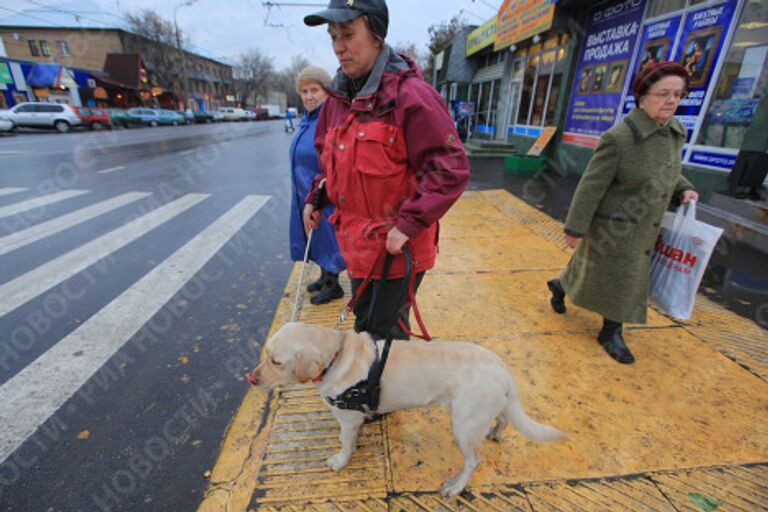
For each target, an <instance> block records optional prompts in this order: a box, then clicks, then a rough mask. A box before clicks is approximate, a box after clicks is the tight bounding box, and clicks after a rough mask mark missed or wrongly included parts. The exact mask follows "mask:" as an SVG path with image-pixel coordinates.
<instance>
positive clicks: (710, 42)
mask: <svg viewBox="0 0 768 512" xmlns="http://www.w3.org/2000/svg"><path fill="white" fill-rule="evenodd" d="M736 4H737V2H736V0H732V1H729V2H725V3H724V4H720V5H716V6H710V7H705V8H702V9H699V10H697V11H693V12H689V13H688V14H687V15H686V17H685V23H684V25H683V33H682V35H681V36H680V41H679V43H678V45H677V50H676V51H675V56H674V59H673V60H675V61H676V62H677V63H678V64H680V65H681V66H683V67H684V68H685V69H686V70H687V71H688V97H687V98H685V99H683V100H682V101H681V102H680V106H679V107H677V112H675V116H676V117H677V119H679V120H680V122H682V123H683V124H684V125H685V127H686V128H688V137H690V136H691V134H692V133H693V129H694V128H695V126H696V122H697V120H698V119H699V116H700V115H701V114H702V106H703V104H704V97H705V96H706V95H707V89H708V88H709V86H710V84H711V83H712V82H713V75H714V73H715V67H716V66H717V61H718V59H719V57H720V53H721V51H722V49H723V46H724V44H725V39H726V37H727V35H728V28H729V27H730V25H731V20H732V19H733V14H734V11H735V10H736ZM689 142H690V141H689Z"/></svg>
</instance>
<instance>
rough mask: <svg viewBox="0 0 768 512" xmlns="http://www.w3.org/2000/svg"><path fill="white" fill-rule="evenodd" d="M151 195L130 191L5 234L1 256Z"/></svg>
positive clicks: (1, 241)
mask: <svg viewBox="0 0 768 512" xmlns="http://www.w3.org/2000/svg"><path fill="white" fill-rule="evenodd" d="M151 195H152V194H151V193H150V192H128V193H125V194H121V195H119V196H117V197H113V198H111V199H107V200H106V201H101V202H100V203H96V204H94V205H91V206H87V207H85V208H82V209H80V210H77V211H74V212H72V213H68V214H66V215H62V216H61V217H56V218H55V219H51V220H49V221H47V222H43V223H41V224H37V225H35V226H31V227H29V228H27V229H24V230H22V231H18V232H16V233H12V234H10V235H7V236H4V237H2V238H0V256H2V255H3V254H7V253H9V252H11V251H15V250H16V249H18V248H20V247H24V246H25V245H28V244H31V243H32V242H36V241H38V240H41V239H43V238H45V237H47V236H51V235H54V234H56V233H58V232H60V231H64V230H65V229H67V228H71V227H72V226H75V225H77V224H80V223H81V222H85V221H87V220H90V219H93V218H95V217H98V216H99V215H102V214H104V213H107V212H109V211H111V210H115V209H117V208H120V207H121V206H125V205H127V204H129V203H132V202H134V201H137V200H139V199H142V198H144V197H147V196H151Z"/></svg>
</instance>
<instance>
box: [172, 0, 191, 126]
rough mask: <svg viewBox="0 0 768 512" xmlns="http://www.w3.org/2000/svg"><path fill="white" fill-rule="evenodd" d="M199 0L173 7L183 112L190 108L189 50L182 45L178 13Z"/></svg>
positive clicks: (186, 0) (187, 1) (186, 1)
mask: <svg viewBox="0 0 768 512" xmlns="http://www.w3.org/2000/svg"><path fill="white" fill-rule="evenodd" d="M195 2H197V0H185V1H184V2H181V3H179V4H176V6H175V7H174V8H173V28H174V30H175V31H176V48H177V49H178V50H179V51H180V52H181V87H182V91H181V98H182V101H183V102H184V106H183V108H182V112H186V111H187V109H188V108H189V93H188V92H187V91H188V90H189V77H188V76H187V52H186V51H185V50H184V48H182V47H181V34H180V33H179V23H178V21H176V13H177V12H178V11H179V9H180V8H182V7H186V6H190V5H192V4H194V3H195Z"/></svg>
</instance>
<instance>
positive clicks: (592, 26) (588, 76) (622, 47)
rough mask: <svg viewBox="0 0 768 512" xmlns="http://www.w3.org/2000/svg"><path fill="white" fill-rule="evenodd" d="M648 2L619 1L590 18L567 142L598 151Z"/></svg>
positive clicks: (567, 124) (614, 110)
mask: <svg viewBox="0 0 768 512" xmlns="http://www.w3.org/2000/svg"><path fill="white" fill-rule="evenodd" d="M644 10H645V0H617V1H613V2H608V3H605V4H601V5H600V6H599V7H596V8H593V9H591V10H590V13H589V21H588V22H587V28H586V35H585V36H584V42H583V44H582V45H581V51H580V54H579V63H578V67H577V68H576V76H575V77H574V83H573V88H572V93H571V100H570V105H569V108H568V116H567V117H566V120H565V130H564V134H563V141H564V142H568V143H570V144H577V145H580V146H587V147H596V146H597V143H598V140H599V138H600V135H601V134H602V133H603V132H604V131H605V130H607V129H608V128H610V127H611V126H613V123H614V122H615V120H616V114H617V113H618V109H619V103H620V101H621V92H622V90H623V88H624V84H625V83H626V82H627V79H628V75H629V73H628V67H629V63H630V61H631V59H632V55H633V54H634V52H635V48H636V43H637V39H638V36H639V34H640V27H641V25H642V19H643V12H644Z"/></svg>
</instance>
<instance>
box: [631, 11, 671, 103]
mask: <svg viewBox="0 0 768 512" xmlns="http://www.w3.org/2000/svg"><path fill="white" fill-rule="evenodd" d="M680 20H682V16H675V17H673V18H667V19H665V20H662V21H657V22H655V23H650V24H648V25H646V26H645V28H644V29H643V38H642V40H641V41H640V53H639V54H638V57H637V61H636V62H635V69H634V70H633V72H632V78H631V80H634V79H635V75H637V73H638V72H640V71H641V70H642V69H643V68H644V67H645V66H647V65H648V64H653V63H655V62H661V61H665V60H670V57H671V56H672V50H673V48H674V46H675V39H676V38H677V31H678V29H679V28H680ZM631 80H630V82H629V83H630V84H631V83H632V81H631ZM634 106H635V96H634V95H633V94H632V91H631V90H630V91H627V96H626V98H625V100H624V107H623V108H622V111H621V113H622V114H623V115H624V116H625V115H627V114H629V112H630V111H631V110H632V109H633V108H634Z"/></svg>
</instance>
